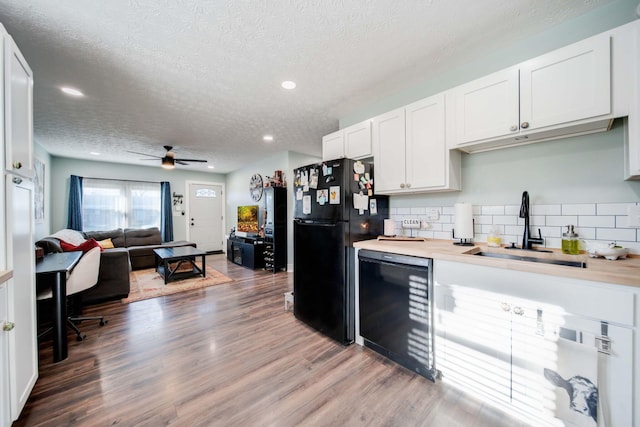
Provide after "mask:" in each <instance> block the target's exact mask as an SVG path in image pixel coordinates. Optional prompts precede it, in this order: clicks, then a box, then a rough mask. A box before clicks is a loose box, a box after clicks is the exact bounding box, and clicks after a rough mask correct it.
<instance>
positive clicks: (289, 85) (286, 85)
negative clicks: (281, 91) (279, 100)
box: [282, 80, 296, 90]
mask: <svg viewBox="0 0 640 427" xmlns="http://www.w3.org/2000/svg"><path fill="white" fill-rule="evenodd" d="M282 87H283V88H285V89H289V90H291V89H295V88H296V82H292V81H291V80H285V81H284V82H282Z"/></svg>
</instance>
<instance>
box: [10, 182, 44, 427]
mask: <svg viewBox="0 0 640 427" xmlns="http://www.w3.org/2000/svg"><path fill="white" fill-rule="evenodd" d="M6 185H7V187H6V190H5V191H6V193H5V194H6V207H7V212H6V214H7V224H11V227H10V229H7V230H6V235H7V246H8V248H7V249H8V250H7V258H8V259H7V265H8V267H9V268H11V269H12V270H13V278H11V279H10V280H9V281H8V282H7V284H8V292H7V296H8V302H9V304H8V319H9V321H10V322H12V323H13V324H14V325H15V327H14V329H13V330H12V331H11V332H10V333H9V334H8V350H9V351H8V362H9V385H10V399H9V400H10V402H11V416H12V419H13V420H15V419H17V418H18V417H19V416H20V412H21V411H22V408H23V407H24V405H25V403H26V402H27V399H28V398H29V394H30V393H31V390H32V389H33V386H34V385H35V383H36V380H37V379H38V342H37V315H36V285H35V264H36V262H35V253H34V249H33V222H34V221H33V183H32V182H31V181H29V180H26V179H23V178H21V177H17V176H7V184H6ZM4 378H5V377H3V381H5V380H4Z"/></svg>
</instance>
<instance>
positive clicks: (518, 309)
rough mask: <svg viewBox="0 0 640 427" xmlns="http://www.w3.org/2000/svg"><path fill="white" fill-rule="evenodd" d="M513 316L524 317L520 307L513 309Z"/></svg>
mask: <svg viewBox="0 0 640 427" xmlns="http://www.w3.org/2000/svg"><path fill="white" fill-rule="evenodd" d="M513 314H515V315H516V316H522V315H524V310H523V308H522V307H513Z"/></svg>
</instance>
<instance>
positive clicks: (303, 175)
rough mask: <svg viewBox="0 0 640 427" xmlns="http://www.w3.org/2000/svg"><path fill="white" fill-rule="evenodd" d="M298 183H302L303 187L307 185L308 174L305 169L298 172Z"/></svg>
mask: <svg viewBox="0 0 640 427" xmlns="http://www.w3.org/2000/svg"><path fill="white" fill-rule="evenodd" d="M300 185H302V186H303V187H307V186H309V174H308V173H307V171H306V170H303V171H302V173H301V174H300Z"/></svg>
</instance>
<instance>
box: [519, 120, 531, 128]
mask: <svg viewBox="0 0 640 427" xmlns="http://www.w3.org/2000/svg"><path fill="white" fill-rule="evenodd" d="M520 127H521V128H522V129H526V128H528V127H529V122H522V124H521V125H520Z"/></svg>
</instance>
